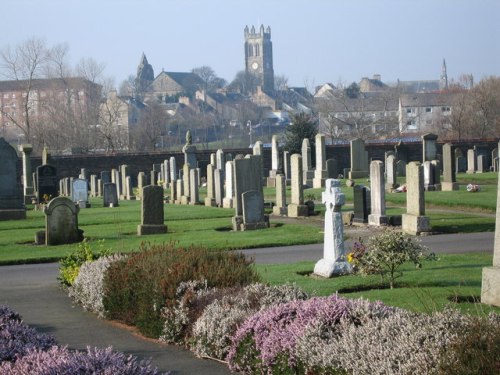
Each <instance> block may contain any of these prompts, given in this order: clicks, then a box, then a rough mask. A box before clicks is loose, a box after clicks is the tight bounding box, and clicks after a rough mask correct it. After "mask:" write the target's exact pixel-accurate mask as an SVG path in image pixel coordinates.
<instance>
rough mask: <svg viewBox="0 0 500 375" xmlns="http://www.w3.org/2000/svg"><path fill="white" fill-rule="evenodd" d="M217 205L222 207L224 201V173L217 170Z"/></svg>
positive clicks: (215, 176)
mask: <svg viewBox="0 0 500 375" xmlns="http://www.w3.org/2000/svg"><path fill="white" fill-rule="evenodd" d="M214 190H215V205H216V206H217V207H222V205H223V200H224V171H223V170H222V169H216V170H215V171H214Z"/></svg>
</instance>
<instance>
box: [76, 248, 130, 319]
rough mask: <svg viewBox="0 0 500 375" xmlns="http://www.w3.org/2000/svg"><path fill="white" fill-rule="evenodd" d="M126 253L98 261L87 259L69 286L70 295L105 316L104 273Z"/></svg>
mask: <svg viewBox="0 0 500 375" xmlns="http://www.w3.org/2000/svg"><path fill="white" fill-rule="evenodd" d="M124 258H125V255H117V254H115V255H109V256H104V257H101V258H99V259H97V260H96V261H87V262H85V263H84V264H83V265H82V266H81V267H80V271H79V272H78V276H77V277H76V279H75V281H74V282H73V284H72V285H71V286H70V287H69V288H68V293H69V296H70V297H71V298H72V299H73V300H74V301H75V302H76V303H79V304H80V305H82V306H83V308H84V309H85V310H87V311H90V312H93V313H96V314H97V315H98V316H99V317H100V318H103V317H104V315H105V314H104V313H105V311H104V304H103V302H102V301H103V298H104V275H105V273H106V270H107V269H108V268H109V266H110V265H111V264H112V263H113V262H117V261H119V260H121V259H124Z"/></svg>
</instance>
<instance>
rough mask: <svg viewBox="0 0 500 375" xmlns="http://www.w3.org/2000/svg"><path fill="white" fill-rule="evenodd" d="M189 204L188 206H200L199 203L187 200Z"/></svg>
mask: <svg viewBox="0 0 500 375" xmlns="http://www.w3.org/2000/svg"><path fill="white" fill-rule="evenodd" d="M189 204H190V205H191V206H198V205H200V204H201V203H200V202H198V201H195V200H191V199H190V200H189Z"/></svg>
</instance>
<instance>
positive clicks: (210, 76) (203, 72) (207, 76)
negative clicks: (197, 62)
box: [191, 65, 227, 92]
mask: <svg viewBox="0 0 500 375" xmlns="http://www.w3.org/2000/svg"><path fill="white" fill-rule="evenodd" d="M191 72H192V73H194V74H196V75H198V76H199V77H200V78H201V79H202V80H203V82H205V86H204V87H203V89H204V90H205V91H208V92H213V91H216V90H217V89H220V88H222V87H224V86H225V85H226V83H227V82H226V80H225V79H223V78H220V77H218V76H217V74H215V71H214V70H213V69H212V68H211V67H209V66H207V65H203V66H200V67H198V68H193V69H192V70H191Z"/></svg>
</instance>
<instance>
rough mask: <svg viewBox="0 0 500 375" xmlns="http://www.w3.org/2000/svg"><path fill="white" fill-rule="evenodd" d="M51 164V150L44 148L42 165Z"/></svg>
mask: <svg viewBox="0 0 500 375" xmlns="http://www.w3.org/2000/svg"><path fill="white" fill-rule="evenodd" d="M50 162H51V155H50V151H49V148H48V147H47V146H44V147H43V150H42V165H45V164H50Z"/></svg>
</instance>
